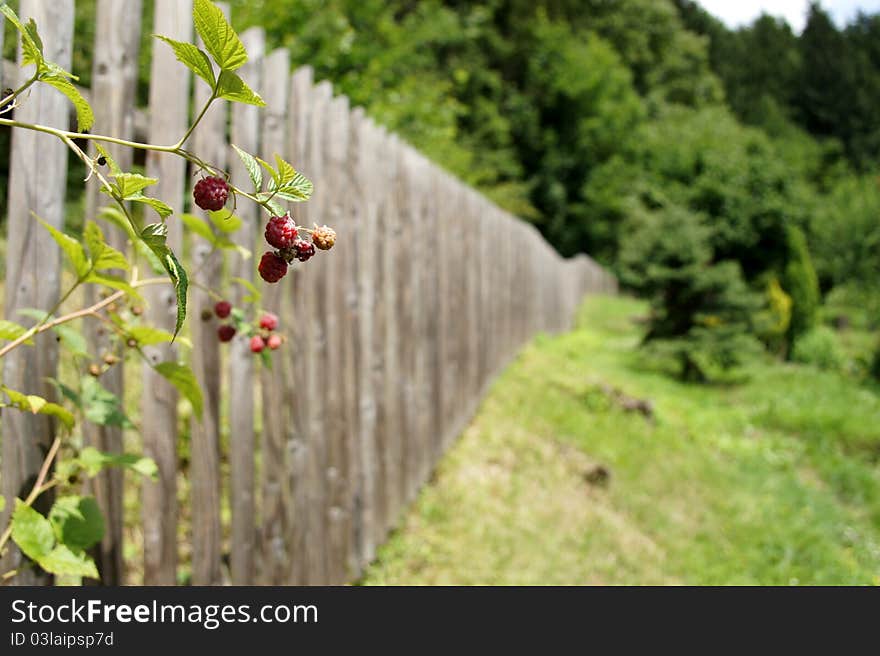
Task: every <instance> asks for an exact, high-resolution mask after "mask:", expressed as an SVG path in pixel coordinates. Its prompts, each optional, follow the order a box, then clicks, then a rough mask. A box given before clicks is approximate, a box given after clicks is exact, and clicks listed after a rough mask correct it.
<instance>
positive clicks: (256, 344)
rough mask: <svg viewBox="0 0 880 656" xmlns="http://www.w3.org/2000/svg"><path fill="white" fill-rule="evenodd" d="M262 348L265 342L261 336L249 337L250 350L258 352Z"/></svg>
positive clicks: (264, 346)
mask: <svg viewBox="0 0 880 656" xmlns="http://www.w3.org/2000/svg"><path fill="white" fill-rule="evenodd" d="M264 348H266V342H264V341H263V338H262V337H260V336H259V335H254V336H253V337H251V352H252V353H259V352H260V351H262V350H263V349H264Z"/></svg>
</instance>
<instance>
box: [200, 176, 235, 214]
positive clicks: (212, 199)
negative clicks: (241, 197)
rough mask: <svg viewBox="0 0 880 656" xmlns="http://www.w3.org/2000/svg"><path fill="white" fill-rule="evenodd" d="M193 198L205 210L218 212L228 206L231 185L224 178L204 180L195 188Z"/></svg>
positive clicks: (212, 177) (213, 177)
mask: <svg viewBox="0 0 880 656" xmlns="http://www.w3.org/2000/svg"><path fill="white" fill-rule="evenodd" d="M193 198H194V199H195V201H196V205H198V206H199V207H201V208H202V209H203V210H211V211H214V212H216V211H217V210H220V209H223V206H224V205H226V199H227V198H229V185H228V184H226V180H224V179H223V178H218V177H215V176H210V177H207V178H202V179H201V180H199V181H198V182H196V186H195V187H193Z"/></svg>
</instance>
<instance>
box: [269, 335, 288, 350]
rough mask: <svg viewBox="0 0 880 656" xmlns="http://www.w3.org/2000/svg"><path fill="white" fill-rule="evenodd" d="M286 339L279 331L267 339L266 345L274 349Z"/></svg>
mask: <svg viewBox="0 0 880 656" xmlns="http://www.w3.org/2000/svg"><path fill="white" fill-rule="evenodd" d="M283 341H284V340H283V339H282V338H281V335H278V334H277V333H276V334H275V335H269V339H267V340H266V346H268V347H269V348H270V349H272V350H273V351H274V350H275V349H277V348H278V347H279V346H281V343H282V342H283Z"/></svg>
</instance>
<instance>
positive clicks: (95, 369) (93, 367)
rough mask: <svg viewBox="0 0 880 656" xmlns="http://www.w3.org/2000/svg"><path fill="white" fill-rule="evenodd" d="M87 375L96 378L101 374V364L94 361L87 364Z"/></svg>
mask: <svg viewBox="0 0 880 656" xmlns="http://www.w3.org/2000/svg"><path fill="white" fill-rule="evenodd" d="M89 375H90V376H94V377H95V378H97V377H98V376H100V375H101V366H100V365H97V364H95V363H92V364H90V365H89Z"/></svg>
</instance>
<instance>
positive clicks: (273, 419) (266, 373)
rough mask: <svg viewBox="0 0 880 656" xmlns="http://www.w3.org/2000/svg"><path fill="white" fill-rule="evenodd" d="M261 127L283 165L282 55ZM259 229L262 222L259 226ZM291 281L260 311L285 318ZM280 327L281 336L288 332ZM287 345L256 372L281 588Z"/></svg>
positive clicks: (273, 572) (272, 71)
mask: <svg viewBox="0 0 880 656" xmlns="http://www.w3.org/2000/svg"><path fill="white" fill-rule="evenodd" d="M262 79H263V94H262V95H263V100H264V101H265V102H266V107H265V108H264V109H263V112H262V118H263V127H262V137H261V150H262V153H263V159H265V160H267V161H273V160H274V156H275V154H276V153H278V154H279V155H280V156H281V157H283V158H284V159H286V160H290V159H292V156H291V154H290V153H287V152H283V151H284V150H285V147H286V145H287V143H288V142H287V120H286V114H287V112H288V102H289V98H290V94H289V82H290V55H289V53H288V52H287V50H276V51H274V52H272V53H271V54H269V55H268V56H267V57H266V59H265V61H264V62H263V77H262ZM260 224H261V225H263V222H260ZM289 285H290V281H289V280H287V279H285V280H283V281H281V282H280V283H278V284H276V285H267V286H266V289H265V291H264V292H263V307H265V308H266V309H267V310H268V311H270V312H273V313H274V314H276V315H278V316H279V317H286V316H288V315H289V313H288V312H287V311H286V306H287V302H286V301H287V299H288V298H289V297H290V287H289ZM287 328H288V326H287V325H286V324H282V325H281V327H280V330H282V331H285V330H287ZM292 346H293V345H291V344H287V345H285V346H284V347H282V349H281V350H280V351H276V352H272V354H271V355H272V368H271V369H268V368H266V367H262V368H261V369H260V389H261V391H262V395H263V404H262V405H263V407H262V411H263V432H262V442H261V444H262V449H261V459H262V504H261V518H260V521H261V535H260V542H261V544H260V547H261V552H262V558H261V572H260V582H261V583H263V584H267V585H280V584H282V583H284V581H285V578H286V576H287V569H288V562H289V560H290V558H291V557H292V554H291V549H290V545H289V544H288V533H289V531H288V526H287V518H288V517H287V513H286V512H285V505H286V504H288V503H290V502H291V499H290V488H289V485H288V483H289V479H288V477H287V475H286V469H287V467H288V464H287V458H286V455H287V448H286V441H287V424H288V422H289V416H290V413H289V412H288V404H287V403H285V396H284V378H285V375H286V371H287V369H288V368H289V367H290V366H292V365H295V364H296V362H295V360H294V359H293V358H292V357H291V350H290V349H291V347H292Z"/></svg>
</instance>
